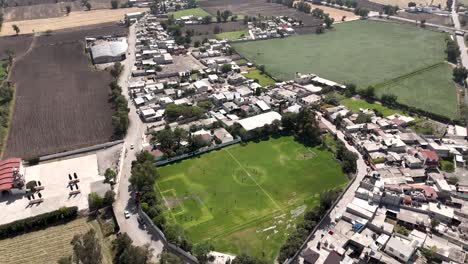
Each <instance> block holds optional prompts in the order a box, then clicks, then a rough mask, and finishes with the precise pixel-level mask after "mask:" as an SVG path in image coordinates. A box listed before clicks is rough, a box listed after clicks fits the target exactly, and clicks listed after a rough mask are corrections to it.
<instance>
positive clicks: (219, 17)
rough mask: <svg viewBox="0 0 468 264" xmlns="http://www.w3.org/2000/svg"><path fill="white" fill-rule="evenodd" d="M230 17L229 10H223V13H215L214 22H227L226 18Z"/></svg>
mask: <svg viewBox="0 0 468 264" xmlns="http://www.w3.org/2000/svg"><path fill="white" fill-rule="evenodd" d="M230 16H232V12H231V11H230V10H224V11H220V10H218V11H216V22H218V23H220V22H224V23H225V22H227V20H228V18H229V17H230Z"/></svg>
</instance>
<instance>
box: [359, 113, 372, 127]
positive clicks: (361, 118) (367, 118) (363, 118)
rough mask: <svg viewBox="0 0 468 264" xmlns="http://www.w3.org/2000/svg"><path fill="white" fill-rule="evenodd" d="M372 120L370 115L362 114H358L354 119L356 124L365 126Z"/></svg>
mask: <svg viewBox="0 0 468 264" xmlns="http://www.w3.org/2000/svg"><path fill="white" fill-rule="evenodd" d="M371 119H372V116H371V115H368V114H364V113H362V112H361V113H359V114H358V116H357V118H356V123H357V124H365V123H370V122H371Z"/></svg>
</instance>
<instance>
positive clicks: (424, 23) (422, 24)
mask: <svg viewBox="0 0 468 264" xmlns="http://www.w3.org/2000/svg"><path fill="white" fill-rule="evenodd" d="M421 27H426V19H421Z"/></svg>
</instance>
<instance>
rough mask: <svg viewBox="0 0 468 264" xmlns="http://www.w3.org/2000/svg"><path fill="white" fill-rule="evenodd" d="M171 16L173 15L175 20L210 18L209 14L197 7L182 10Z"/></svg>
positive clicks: (171, 13) (172, 13)
mask: <svg viewBox="0 0 468 264" xmlns="http://www.w3.org/2000/svg"><path fill="white" fill-rule="evenodd" d="M169 14H170V15H173V16H174V18H175V19H178V18H181V17H183V16H197V17H204V16H209V15H210V14H208V12H206V11H205V10H203V9H201V8H199V7H197V8H190V9H182V10H179V11H175V12H170V13H169Z"/></svg>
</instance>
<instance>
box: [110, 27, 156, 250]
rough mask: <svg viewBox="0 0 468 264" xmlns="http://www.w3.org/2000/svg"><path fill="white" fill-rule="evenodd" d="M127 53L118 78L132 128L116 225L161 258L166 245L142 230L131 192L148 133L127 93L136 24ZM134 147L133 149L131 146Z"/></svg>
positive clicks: (126, 143) (115, 209)
mask: <svg viewBox="0 0 468 264" xmlns="http://www.w3.org/2000/svg"><path fill="white" fill-rule="evenodd" d="M128 53H129V55H127V59H126V60H125V61H123V65H124V69H123V71H122V74H121V76H120V79H119V84H120V86H121V87H122V93H123V94H124V95H125V97H126V98H127V100H128V102H129V104H128V106H129V108H130V112H129V114H128V115H129V119H130V125H129V127H128V131H127V135H126V136H125V139H124V141H125V142H124V145H125V148H124V149H125V151H126V153H125V158H124V159H123V165H122V170H121V173H120V179H119V180H118V194H117V197H116V201H115V203H114V211H115V215H116V218H117V222H118V223H119V226H120V231H121V232H122V233H127V234H128V235H129V236H130V238H131V239H132V240H133V243H134V245H136V246H143V245H145V244H149V245H150V248H151V249H152V250H153V255H154V256H155V257H158V255H159V254H161V252H162V250H163V247H164V246H163V243H162V242H161V241H160V240H158V239H157V238H155V239H153V238H152V235H151V234H150V233H148V232H147V231H146V230H144V229H142V228H140V225H139V224H138V221H137V218H138V215H137V210H136V206H135V201H134V200H133V197H132V195H131V192H130V182H129V179H130V173H131V168H132V161H133V160H135V159H136V154H138V153H139V152H140V151H141V150H142V143H143V136H144V133H145V125H144V124H143V123H142V122H141V121H140V118H139V116H138V114H137V112H136V108H135V106H134V105H133V104H132V103H131V99H130V96H129V93H128V81H129V79H130V77H131V68H132V66H133V65H134V62H135V25H132V26H131V27H130V28H129V33H128ZM131 144H133V145H134V149H131V148H130V145H131ZM124 210H128V211H129V212H130V213H131V216H130V218H128V219H125V217H124Z"/></svg>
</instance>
